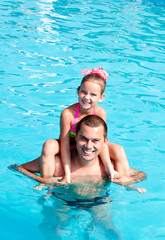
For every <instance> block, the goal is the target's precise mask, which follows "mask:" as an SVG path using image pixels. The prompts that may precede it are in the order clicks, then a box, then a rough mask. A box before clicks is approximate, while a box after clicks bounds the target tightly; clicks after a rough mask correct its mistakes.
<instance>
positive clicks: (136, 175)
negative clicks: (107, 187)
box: [113, 168, 147, 193]
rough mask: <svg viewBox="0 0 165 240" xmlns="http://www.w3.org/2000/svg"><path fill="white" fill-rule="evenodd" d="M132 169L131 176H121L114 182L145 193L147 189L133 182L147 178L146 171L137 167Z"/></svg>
mask: <svg viewBox="0 0 165 240" xmlns="http://www.w3.org/2000/svg"><path fill="white" fill-rule="evenodd" d="M130 170H131V172H130V177H127V176H121V177H120V178H118V179H115V180H114V181H113V182H114V183H116V184H119V185H122V186H125V187H126V188H127V189H131V190H136V191H138V192H139V193H145V192H146V189H144V188H140V187H135V186H133V185H131V184H132V183H136V182H141V181H143V180H144V179H146V178H147V175H146V174H145V173H144V172H142V171H139V170H137V169H133V168H131V169H130Z"/></svg>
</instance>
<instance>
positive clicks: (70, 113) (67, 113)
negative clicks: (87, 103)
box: [61, 103, 78, 118]
mask: <svg viewBox="0 0 165 240" xmlns="http://www.w3.org/2000/svg"><path fill="white" fill-rule="evenodd" d="M77 105H78V103H75V104H72V105H70V106H69V107H67V108H65V109H64V110H63V111H62V113H61V116H63V117H70V118H74V116H75V113H76V109H77Z"/></svg>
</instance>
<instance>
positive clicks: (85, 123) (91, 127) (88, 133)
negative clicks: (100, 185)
mask: <svg viewBox="0 0 165 240" xmlns="http://www.w3.org/2000/svg"><path fill="white" fill-rule="evenodd" d="M107 140H108V139H107V125H106V123H105V122H104V120H103V119H102V118H100V117H98V116H96V115H88V116H86V117H85V118H83V119H82V120H81V121H80V122H79V123H78V126H77V131H76V142H77V151H78V153H79V157H80V159H81V160H82V163H84V164H89V163H90V162H91V161H92V160H94V159H96V158H97V157H98V155H99V153H100V152H101V150H102V148H103V146H104V144H105V142H107Z"/></svg>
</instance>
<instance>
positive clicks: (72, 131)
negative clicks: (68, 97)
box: [70, 103, 94, 149]
mask: <svg viewBox="0 0 165 240" xmlns="http://www.w3.org/2000/svg"><path fill="white" fill-rule="evenodd" d="M79 108H80V104H79V103H78V105H77V109H76V114H75V117H74V121H73V124H72V125H71V127H70V138H71V139H70V140H71V148H72V149H75V148H76V143H75V136H76V127H75V125H76V123H77V119H78V115H79ZM92 115H94V109H92ZM73 138H74V140H73Z"/></svg>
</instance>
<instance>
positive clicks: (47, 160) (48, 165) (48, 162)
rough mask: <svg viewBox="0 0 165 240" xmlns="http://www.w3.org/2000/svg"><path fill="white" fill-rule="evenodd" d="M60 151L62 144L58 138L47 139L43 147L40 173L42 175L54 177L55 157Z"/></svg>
mask: <svg viewBox="0 0 165 240" xmlns="http://www.w3.org/2000/svg"><path fill="white" fill-rule="evenodd" d="M59 152H60V144H59V140H57V139H50V140H47V141H46V142H45V143H44V145H43V148H42V154H41V157H40V161H39V162H40V174H41V176H42V177H46V178H49V177H52V176H53V175H54V171H55V160H54V157H55V155H57V154H58V153H59Z"/></svg>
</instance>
